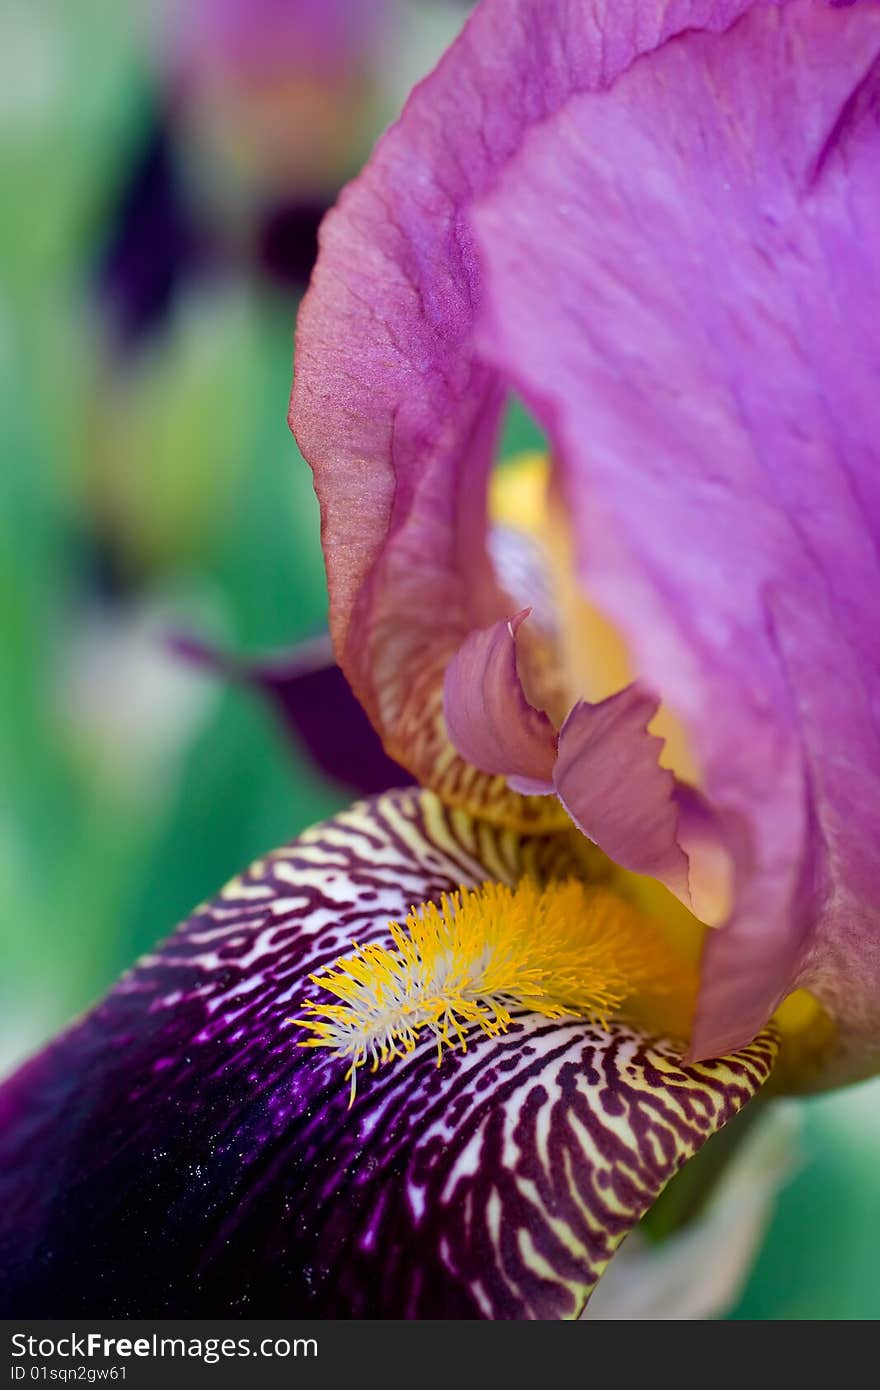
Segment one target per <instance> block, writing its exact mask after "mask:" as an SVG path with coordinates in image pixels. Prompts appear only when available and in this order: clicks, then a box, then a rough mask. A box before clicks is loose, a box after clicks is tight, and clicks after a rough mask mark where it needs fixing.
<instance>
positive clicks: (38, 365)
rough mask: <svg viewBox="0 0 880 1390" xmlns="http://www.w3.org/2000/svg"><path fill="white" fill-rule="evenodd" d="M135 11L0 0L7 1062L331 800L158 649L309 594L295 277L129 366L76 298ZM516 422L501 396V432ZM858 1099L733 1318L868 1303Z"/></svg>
mask: <svg viewBox="0 0 880 1390" xmlns="http://www.w3.org/2000/svg"><path fill="white" fill-rule="evenodd" d="M453 8H454V7H453ZM142 14H143V6H141V5H138V4H136V3H134V0H130V3H127V4H124V3H121V2H120V0H77V3H76V4H75V5H71V4H65V3H63V0H0V64H2V71H0V177H2V186H3V190H4V191H3V199H4V203H3V216H2V218H0V277H2V278H0V431H2V435H0V444H2V460H3V467H2V470H0V648H2V652H3V660H2V667H0V886H2V893H0V952H2V959H3V971H2V978H0V1018H2V1023H0V1067H2V1066H5V1065H10V1064H11V1063H12V1062H13V1061H14V1060H15V1059H17V1058H18V1057H20V1056H21V1055H23V1054H24V1053H25V1052H26V1051H28V1050H29V1049H31V1048H32V1047H34V1046H36V1045H37V1044H38V1043H39V1042H40V1041H41V1040H42V1039H43V1038H45V1037H46V1036H47V1035H48V1034H49V1033H50V1032H52V1031H53V1030H54V1029H56V1028H58V1027H59V1026H60V1025H61V1024H63V1023H64V1022H65V1021H67V1020H68V1019H69V1018H71V1017H72V1016H73V1015H74V1014H75V1013H77V1012H78V1011H79V1010H81V1009H82V1008H84V1007H85V1006H86V1005H87V1004H88V1003H89V1002H90V1001H91V1000H93V999H95V998H97V997H98V996H99V995H100V994H101V993H102V992H103V991H104V990H105V988H106V987H107V986H108V985H109V984H110V982H111V981H112V980H113V978H114V977H115V976H116V975H117V974H118V972H119V971H120V970H121V969H123V968H124V967H125V966H127V965H128V964H130V963H131V961H132V960H133V959H134V957H136V956H137V955H138V953H140V952H141V951H143V950H145V949H146V948H148V947H149V946H150V945H151V944H152V943H153V942H154V941H155V940H156V939H157V937H159V936H161V935H162V934H164V933H165V932H166V931H167V930H169V929H170V928H171V926H172V925H173V924H174V922H175V921H177V920H178V919H179V918H181V917H182V916H184V915H185V914H186V913H187V912H188V911H189V910H190V908H191V907H192V905H193V904H194V903H195V902H197V901H198V900H199V899H200V898H202V897H203V896H205V895H207V894H209V893H212V892H213V891H215V890H216V889H217V887H218V886H219V885H220V884H221V883H222V882H223V881H224V880H225V879H227V878H228V877H230V876H231V875H232V874H233V873H234V872H235V871H236V870H238V869H239V868H240V867H242V866H243V865H245V864H246V863H247V862H248V861H249V860H250V859H251V858H252V857H254V856H255V855H257V854H258V853H260V852H261V851H264V850H265V849H266V848H268V847H270V846H272V845H275V844H277V843H279V842H281V841H283V840H284V839H286V838H289V837H290V836H292V835H294V834H296V833H297V831H299V830H300V829H301V828H302V827H303V826H304V825H305V824H307V823H308V822H310V821H312V820H315V819H318V818H320V817H322V816H324V815H326V814H328V813H330V812H332V811H333V810H334V809H335V808H337V807H338V806H340V805H341V804H343V802H344V800H345V799H346V798H345V794H344V793H343V792H342V791H341V790H340V789H338V788H335V787H331V786H328V785H327V784H326V783H324V782H322V781H321V780H320V779H319V778H318V776H317V775H316V774H315V773H313V772H312V771H311V770H310V768H309V766H308V764H307V762H306V761H305V759H304V758H303V757H302V756H300V755H299V754H298V753H297V752H296V750H292V749H291V748H290V747H289V746H287V745H286V744H284V743H283V741H282V739H281V738H280V737H279V735H278V730H277V728H276V726H275V725H274V723H273V721H272V719H271V717H270V716H269V714H268V713H267V712H266V710H265V709H264V708H263V707H262V706H260V705H258V704H257V703H256V701H255V700H254V699H252V698H251V697H249V696H248V695H247V694H246V693H243V692H241V691H239V690H233V689H229V688H223V687H221V686H219V685H218V684H216V683H215V682H213V681H212V680H211V679H209V678H207V677H205V676H203V675H197V674H195V673H193V672H190V671H186V670H183V669H182V668H180V669H179V668H177V667H176V666H175V664H174V663H173V662H172V661H171V660H170V659H169V658H168V656H167V654H166V653H165V650H164V648H163V643H162V636H163V633H164V632H166V631H171V630H172V629H173V628H176V629H180V628H181V627H183V628H189V629H191V630H192V629H196V630H199V631H201V632H203V633H207V634H208V635H209V636H214V637H215V638H218V639H219V640H221V641H222V642H223V643H224V645H226V646H228V647H230V648H233V649H235V650H239V651H255V650H259V649H262V648H266V647H271V646H276V645H283V644H285V643H289V642H291V641H293V640H296V639H298V638H301V637H305V636H309V635H311V634H313V633H316V632H318V631H319V630H320V629H321V628H322V626H323V623H324V620H325V612H326V599H325V592H324V580H323V568H322V563H321V556H320V548H319V542H318V518H317V509H316V505H315V502H314V497H313V494H312V490H311V481H310V476H309V473H308V469H307V468H306V466H305V464H304V463H303V461H302V459H301V458H300V457H299V455H298V452H297V450H296V446H295V444H294V442H293V440H292V438H291V436H290V434H289V432H288V430H287V426H286V421H285V414H286V404H287V395H288V389H289V379H290V366H291V351H292V325H293V320H294V314H295V302H294V300H293V298H292V297H290V296H289V295H287V294H285V293H284V292H283V291H281V290H280V289H278V288H277V287H276V286H273V284H272V283H270V282H268V281H267V280H266V279H265V278H262V277H261V276H260V275H259V274H257V273H255V272H254V270H253V267H250V266H245V267H239V269H238V271H237V273H234V274H229V273H225V274H223V275H221V276H214V277H211V276H209V277H207V278H205V279H204V280H195V281H194V282H193V283H192V284H191V285H189V286H188V287H187V288H185V290H184V291H182V292H181V294H180V295H178V297H177V299H176V301H175V303H174V306H173V309H172V311H171V312H170V314H169V316H168V318H167V321H166V322H164V323H163V325H162V327H161V331H159V332H157V333H156V334H155V335H153V336H152V337H151V339H150V340H149V342H148V343H146V344H145V345H143V346H142V347H141V348H139V349H138V351H137V353H136V354H134V355H132V357H131V360H123V359H122V357H121V356H120V352H121V349H119V348H118V347H114V346H113V345H112V344H111V343H110V342H109V340H108V338H107V335H106V332H105V331H104V327H103V326H102V322H101V317H100V314H99V313H98V311H97V308H96V298H95V267H96V265H97V263H98V260H99V257H100V255H101V251H102V247H103V246H104V245H105V243H106V239H107V236H108V234H109V227H110V223H111V222H112V218H113V216H114V208H115V207H116V205H117V203H118V199H119V189H120V187H121V186H122V185H123V184H124V180H125V177H126V171H127V169H128V168H129V167H130V165H131V162H132V160H133V158H134V157H135V155H136V152H137V150H138V149H139V147H140V146H141V144H142V142H143V139H144V136H145V130H146V128H147V127H148V125H149V123H150V121H151V120H153V119H154V116H155V110H156V104H157V100H158V95H157V92H158V82H157V77H156V74H155V72H154V71H152V70H151V68H150V65H149V62H148V61H147V59H146V58H145V50H144V42H143V34H142V29H141V26H140V24H139V23H138V22H136V21H137V20H138V17H139V16H142ZM426 22H427V21H426ZM431 23H432V25H433V29H432V39H431V42H432V43H435V44H436V42H437V37H436V34H435V32H434V31H435V30H438V31H439V27H442V26H438V23H437V18H436V14H434V13H433V12H432V16H431ZM391 66H393V67H394V69H395V71H394V75H393V78H392V75H391V73H390V71H389V77H388V85H389V90H390V89H391V87H392V85H393V84H399V81H400V74H399V71H398V69H399V66H400V64H399V63H397V62H395V63H394V64H391V65H390V67H391ZM398 99H399V94H398V93H397V90H396V87H395V92H394V97H393V100H394V101H396V100H398ZM533 443H534V430H533V428H532V426H531V425H530V424H529V422H528V420H527V418H526V417H525V416H524V414H523V413H522V412H520V411H517V410H514V411H513V412H512V413H511V416H510V419H509V422H508V428H507V431H506V434H505V441H504V448H505V450H506V451H508V452H514V451H515V450H516V449H517V448H521V447H529V446H531V445H532V444H533ZM878 1096H880V1091H878V1088H877V1087H876V1086H866V1087H861V1088H856V1089H854V1090H852V1091H850V1092H847V1093H842V1094H840V1095H836V1096H830V1097H827V1098H819V1099H816V1100H812V1101H810V1102H807V1103H805V1105H804V1109H805V1112H806V1116H807V1125H806V1138H805V1141H804V1157H803V1166H802V1168H801V1170H800V1171H799V1173H798V1174H797V1175H796V1176H795V1177H794V1179H793V1180H792V1182H791V1183H790V1185H789V1187H788V1189H787V1190H786V1192H785V1193H784V1194H783V1197H782V1199H781V1202H780V1205H779V1211H778V1215H777V1218H776V1221H775V1223H774V1225H773V1227H772V1229H771V1231H770V1233H769V1236H768V1240H767V1242H766V1245H765V1248H764V1251H763V1253H762V1255H761V1258H760V1260H759V1263H758V1266H757V1268H756V1270H755V1273H754V1276H753V1278H752V1280H751V1282H750V1284H749V1287H748V1289H747V1290H746V1293H745V1295H744V1297H743V1300H742V1303H741V1305H740V1308H739V1310H738V1312H737V1313H736V1314H735V1316H737V1317H741V1318H810V1317H825V1318H873V1317H877V1316H878V1315H880V1279H878V1277H877V1274H878V1256H877V1251H876V1240H875V1236H876V1232H877V1230H878V1229H880V1195H878V1185H877V1182H876V1171H877V1164H878V1161H880V1119H878V1118H877V1115H878V1109H880V1107H878Z"/></svg>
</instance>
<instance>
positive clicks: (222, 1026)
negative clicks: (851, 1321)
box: [0, 792, 775, 1318]
mask: <svg viewBox="0 0 880 1390" xmlns="http://www.w3.org/2000/svg"><path fill="white" fill-rule="evenodd" d="M579 840H580V837H578V836H577V835H575V834H574V832H572V833H571V834H569V835H551V836H544V837H522V836H517V835H515V834H513V833H511V832H509V831H502V830H497V831H496V830H493V829H492V828H491V827H489V826H487V825H486V824H485V823H482V824H480V823H478V822H475V821H474V820H472V819H471V818H470V817H468V816H466V815H464V814H463V813H461V812H450V811H448V810H446V809H444V808H443V806H442V805H441V803H440V802H439V801H438V800H437V799H436V798H435V797H433V796H431V795H430V794H428V793H423V792H400V793H394V794H391V795H390V796H387V797H383V798H381V799H379V800H378V801H375V802H372V803H363V804H361V805H359V806H356V807H354V808H352V810H351V811H349V812H346V813H345V814H343V815H341V816H339V817H337V818H336V819H335V820H333V821H329V822H327V823H326V824H325V825H322V826H318V827H317V828H315V829H314V830H311V831H308V832H307V833H306V834H304V835H303V836H301V838H300V839H299V840H298V841H296V842H295V843H294V844H292V845H290V846H289V847H287V848H286V849H282V850H279V851H277V852H276V853H275V854H273V855H270V856H268V857H267V858H265V859H264V860H262V861H261V862H259V863H257V864H256V865H254V866H253V868H252V869H251V870H250V871H249V872H248V873H247V874H245V875H244V876H243V877H241V878H240V879H237V880H235V881H234V882H233V883H231V884H230V885H229V886H228V887H227V888H226V889H225V890H224V892H223V893H221V894H220V895H219V897H217V898H216V899H215V900H214V901H213V902H212V903H210V904H208V905H207V906H205V907H203V908H200V909H199V910H197V911H196V912H195V913H194V914H193V916H192V917H191V918H190V919H189V920H188V921H187V922H186V923H185V924H184V925H183V926H182V927H181V928H180V930H179V931H178V932H177V933H176V934H175V935H174V936H172V937H171V938H170V940H169V941H168V942H166V944H165V945H164V946H162V947H161V948H160V949H159V950H158V951H157V952H156V953H155V954H154V955H152V956H148V957H146V958H145V959H144V960H142V961H141V962H140V963H139V965H138V966H137V967H136V969H135V970H133V971H132V972H131V973H130V974H129V975H127V976H126V977H124V979H123V980H121V981H120V983H119V984H118V985H117V986H116V988H115V989H114V990H113V991H112V992H111V993H110V994H109V995H108V996H107V998H106V999H105V1000H104V1001H103V1003H101V1004H100V1005H98V1007H97V1008H96V1009H95V1010H94V1011H93V1012H92V1013H91V1014H89V1015H87V1016H86V1018H85V1019H83V1020H82V1022H80V1023H78V1024H76V1025H74V1027H72V1028H71V1029H70V1030H69V1031H68V1032H67V1033H66V1034H64V1035H63V1036H62V1037H60V1038H59V1039H58V1040H57V1041H56V1042H54V1043H52V1044H51V1045H50V1046H49V1047H48V1048H47V1049H46V1050H45V1051H44V1052H43V1053H41V1054H40V1055H39V1056H38V1057H36V1058H35V1059H34V1060H33V1061H32V1062H30V1063H28V1064H27V1065H26V1066H25V1067H23V1068H22V1070H21V1071H20V1072H19V1073H18V1074H17V1075H16V1076H14V1077H13V1078H12V1079H11V1080H10V1081H9V1082H8V1083H7V1084H6V1085H5V1087H4V1088H3V1089H2V1090H0V1266H2V1269H3V1274H4V1277H3V1286H2V1294H0V1299H2V1311H3V1313H4V1315H5V1316H7V1317H13V1316H14V1317H19V1318H21V1317H38V1316H65V1317H75V1316H86V1315H88V1316H91V1317H101V1316H103V1317H111V1316H113V1317H133V1316H134V1317H165V1316H198V1315H205V1316H215V1317H216V1316H228V1317H267V1316H278V1317H282V1316H307V1315H311V1316H322V1317H333V1316H338V1317H386V1318H392V1317H432V1318H436V1317H467V1318H476V1317H496V1318H525V1317H546V1318H558V1317H573V1316H576V1315H577V1314H578V1313H579V1311H580V1309H581V1307H582V1305H583V1302H584V1300H585V1298H586V1296H587V1294H588V1293H589V1290H590V1288H591V1287H592V1285H593V1283H594V1281H595V1279H596V1277H597V1276H598V1275H599V1274H600V1273H601V1270H602V1268H603V1267H604V1265H605V1263H606V1261H607V1260H608V1258H609V1257H610V1255H611V1253H612V1252H613V1250H614V1248H615V1246H616V1245H617V1243H618V1242H619V1240H620V1239H621V1238H622V1236H623V1235H624V1234H625V1233H626V1231H627V1230H628V1229H629V1228H630V1227H631V1226H632V1224H633V1223H634V1222H635V1221H636V1220H638V1218H639V1217H640V1216H641V1214H642V1213H643V1212H644V1210H645V1209H646V1208H647V1206H649V1205H650V1203H651V1202H652V1201H653V1199H654V1197H655V1196H656V1194H657V1193H658V1192H659V1191H660V1189H661V1188H662V1187H663V1185H664V1184H665V1182H666V1181H667V1179H668V1178H669V1177H670V1176H671V1175H672V1173H673V1172H674V1171H675V1170H676V1169H677V1168H678V1167H679V1166H680V1164H681V1163H682V1162H683V1161H684V1160H685V1159H686V1158H687V1157H688V1156H689V1155H690V1154H692V1153H693V1152H694V1151H695V1150H696V1149H697V1148H698V1147H699V1146H700V1145H701V1144H702V1143H703V1141H704V1140H705V1139H706V1138H708V1136H709V1135H710V1134H711V1133H712V1132H713V1131H714V1130H715V1129H716V1128H717V1127H718V1126H719V1125H722V1124H723V1123H724V1122H725V1121H726V1120H727V1119H729V1118H730V1116H731V1115H732V1114H734V1113H735V1112H736V1111H737V1110H738V1109H739V1108H740V1106H741V1105H743V1104H744V1103H745V1102H746V1101H747V1100H748V1099H749V1098H750V1097H751V1096H752V1095H753V1094H754V1092H755V1090H756V1089H757V1088H758V1087H759V1086H760V1085H761V1084H762V1083H763V1082H764V1080H766V1077H767V1075H768V1073H769V1070H770V1067H771V1065H772V1062H773V1057H774V1052H775V1047H774V1045H773V1043H772V1042H771V1041H770V1040H769V1039H767V1038H762V1039H759V1040H758V1041H757V1042H756V1043H755V1044H754V1045H753V1046H752V1047H750V1048H748V1049H746V1050H745V1051H743V1052H742V1053H741V1054H739V1055H738V1056H737V1057H732V1058H727V1059H724V1060H723V1061H717V1062H710V1063H703V1064H701V1065H697V1066H685V1065H683V1064H682V1063H681V1062H680V1060H679V1058H678V1057H677V1056H676V1054H675V1053H674V1052H673V1051H671V1050H670V1049H669V1048H668V1047H667V1046H665V1045H664V1044H660V1043H649V1042H647V1041H645V1039H643V1038H641V1037H639V1036H638V1035H637V1034H636V1033H634V1032H633V1031H632V1030H630V1029H628V1028H625V1027H623V1026H618V1025H613V1026H612V1027H611V1028H610V1030H609V1031H607V1032H603V1031H602V1030H601V1029H599V1028H597V1027H595V1026H592V1025H588V1024H584V1023H579V1022H567V1023H565V1024H559V1023H550V1022H548V1021H547V1020H546V1019H542V1018H539V1017H537V1016H535V1015H532V1014H527V1015H523V1016H522V1017H521V1018H520V1019H519V1020H518V1021H517V1022H516V1023H515V1025H514V1026H513V1028H512V1029H511V1031H510V1032H509V1033H507V1034H505V1035H503V1036H502V1037H500V1038H496V1039H489V1038H487V1037H485V1036H484V1035H482V1034H481V1035H480V1036H479V1037H478V1038H477V1040H476V1041H475V1042H474V1043H473V1044H470V1043H469V1046H468V1050H467V1051H466V1052H454V1053H449V1054H448V1055H447V1056H446V1057H445V1058H444V1060H443V1064H442V1065H441V1066H440V1067H438V1066H437V1065H436V1051H435V1047H434V1045H433V1043H432V1042H428V1043H424V1044H419V1046H418V1047H417V1049H416V1051H415V1052H414V1053H413V1054H411V1055H410V1056H409V1057H407V1058H406V1059H405V1060H403V1061H397V1062H394V1063H392V1064H389V1065H386V1066H384V1067H382V1068H381V1069H380V1070H379V1072H378V1073H377V1074H375V1075H370V1074H369V1073H367V1072H366V1071H364V1072H362V1073H361V1079H360V1081H359V1085H358V1091H357V1097H356V1100H355V1103H354V1106H353V1107H352V1108H351V1109H349V1108H348V1100H349V1083H348V1081H347V1080H346V1076H345V1063H344V1062H340V1061H338V1060H336V1059H334V1058H332V1057H330V1056H329V1055H328V1056H322V1055H319V1053H318V1052H317V1051H316V1050H314V1049H308V1048H302V1047H298V1046H297V1041H298V1038H299V1036H300V1030H298V1029H297V1028H295V1027H294V1026H293V1025H292V1024H291V1022H290V1017H291V1015H292V1014H296V1013H297V1012H298V1011H299V1010H300V1006H301V1002H302V1000H303V996H304V994H306V993H307V992H311V993H314V986H309V985H308V983H307V977H308V975H309V974H310V973H312V972H314V971H316V970H320V969H321V968H322V967H326V966H328V965H330V964H332V963H333V962H334V961H335V959H336V958H337V957H338V955H339V954H340V953H344V952H345V950H346V948H347V947H348V946H349V944H350V943H351V942H352V940H354V939H356V940H357V941H358V942H359V943H365V942H369V941H371V940H383V941H385V940H387V938H388V932H387V921H388V919H389V917H391V918H395V919H397V920H403V918H404V916H405V915H406V912H407V910H408V908H409V906H410V904H412V903H418V902H422V901H424V900H426V899H436V898H438V897H439V895H440V894H441V893H442V892H443V891H449V890H451V889H453V888H454V887H456V886H457V885H459V884H462V883H463V884H471V885H478V884H480V883H481V882H483V881H484V880H485V879H486V878H487V876H492V877H496V878H498V877H500V878H502V879H504V880H507V881H515V880H516V879H517V878H518V877H520V876H521V875H523V874H524V873H529V872H530V873H533V874H535V875H537V876H539V877H548V876H550V877H553V876H556V875H560V874H561V875H571V874H572V873H575V872H577V871H578V869H579V866H580V865H581V863H582V860H581V857H580V855H579V853H578V842H579ZM580 843H581V844H582V842H580Z"/></svg>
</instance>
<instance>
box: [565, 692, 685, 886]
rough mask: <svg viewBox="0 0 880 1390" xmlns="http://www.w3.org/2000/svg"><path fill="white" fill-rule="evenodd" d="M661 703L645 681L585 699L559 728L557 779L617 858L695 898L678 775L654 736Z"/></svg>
mask: <svg viewBox="0 0 880 1390" xmlns="http://www.w3.org/2000/svg"><path fill="white" fill-rule="evenodd" d="M658 703H659V702H658V700H657V699H656V697H655V696H652V695H649V694H648V693H647V692H646V691H644V690H641V689H639V687H638V686H637V685H630V686H627V687H626V689H625V690H621V691H620V692H619V693H618V694H617V695H612V696H610V698H609V699H607V700H602V701H601V703H599V704H597V705H590V704H587V703H586V701H584V700H581V701H580V702H579V703H578V704H577V705H575V707H574V709H573V710H572V711H571V713H570V714H569V716H568V718H567V719H566V721H565V723H564V724H563V726H562V728H561V729H560V731H559V756H558V759H557V763H556V767H555V770H554V781H555V785H556V790H557V792H558V794H559V799H560V800H561V802H562V804H563V805H564V806H565V808H566V810H567V811H568V813H569V815H570V816H571V818H572V820H573V821H574V823H575V825H577V826H578V827H579V828H580V829H581V830H582V831H583V832H584V834H585V835H587V836H589V838H590V839H591V840H594V841H595V843H596V844H597V845H599V847H600V849H603V850H604V851H605V853H606V854H607V855H608V856H609V858H611V859H613V860H614V861H615V862H616V863H618V864H620V865H622V866H623V868H625V869H630V870H632V872H633V873H637V874H649V875H650V876H651V877H652V878H658V879H660V881H661V882H662V883H665V884H666V886H667V887H668V888H670V889H671V890H672V891H673V893H675V894H676V895H677V896H678V897H680V898H681V899H682V901H684V902H686V903H689V902H690V893H689V889H688V861H687V857H686V856H685V854H684V853H683V852H682V849H681V846H680V845H679V843H678V838H677V831H678V807H677V805H676V800H675V790H676V787H675V777H674V776H673V774H672V773H671V772H670V771H669V770H668V769H667V768H663V767H661V766H660V765H659V763H658V761H657V756H658V753H659V751H660V749H661V747H662V741H661V740H660V739H658V738H655V737H654V735H653V734H649V733H648V724H649V723H650V721H651V719H652V718H653V717H654V715H655V714H656V713H657V707H658Z"/></svg>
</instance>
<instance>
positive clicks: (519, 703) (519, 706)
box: [443, 608, 556, 795]
mask: <svg viewBox="0 0 880 1390" xmlns="http://www.w3.org/2000/svg"><path fill="white" fill-rule="evenodd" d="M528 613H529V610H528V609H527V608H526V609H523V611H522V612H521V613H517V614H516V616H515V617H513V618H511V619H510V621H509V622H499V623H496V624H495V625H494V626H493V627H490V628H486V629H485V630H484V631H482V632H472V633H471V635H470V637H468V639H467V641H466V642H465V643H464V645H463V646H462V647H461V649H460V650H459V651H458V652H457V653H456V654H455V656H454V657H453V659H452V661H451V662H450V663H449V666H448V668H447V671H446V679H445V682H444V695H443V711H444V715H445V718H446V727H447V729H448V730H449V736H450V738H451V739H452V742H453V743H454V744H455V747H456V748H457V750H458V752H459V753H460V754H461V756H462V757H463V758H464V759H465V760H466V761H467V762H469V763H473V765H474V767H478V768H480V769H481V770H482V771H483V772H493V773H501V774H502V776H504V777H506V778H507V780H508V783H509V784H510V785H511V786H512V787H513V789H514V790H515V791H520V792H524V793H532V794H537V795H546V794H548V793H552V792H553V790H554V787H553V765H554V763H555V761H556V730H555V729H554V728H553V725H552V724H551V722H550V720H549V719H548V718H547V715H546V714H544V713H543V711H542V710H538V709H535V707H534V705H532V704H530V703H529V701H528V700H527V699H526V696H525V692H524V690H523V688H522V682H521V681H520V677H519V672H518V670H517V664H516V634H517V631H518V629H519V627H520V626H521V624H522V622H523V620H524V619H525V618H527V617H528Z"/></svg>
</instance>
